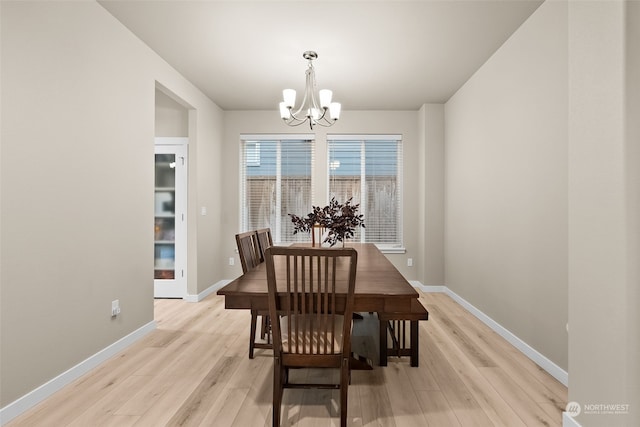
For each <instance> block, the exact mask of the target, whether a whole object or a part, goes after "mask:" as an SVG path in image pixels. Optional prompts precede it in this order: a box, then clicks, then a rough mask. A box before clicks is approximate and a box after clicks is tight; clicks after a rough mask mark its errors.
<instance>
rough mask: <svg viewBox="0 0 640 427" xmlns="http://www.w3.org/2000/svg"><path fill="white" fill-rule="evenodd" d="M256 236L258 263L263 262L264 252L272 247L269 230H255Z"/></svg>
mask: <svg viewBox="0 0 640 427" xmlns="http://www.w3.org/2000/svg"><path fill="white" fill-rule="evenodd" d="M256 235H257V237H258V247H259V254H260V262H264V260H265V257H264V252H265V251H266V250H267V249H268V248H270V247H271V246H273V239H272V237H271V229H270V228H261V229H259V230H256Z"/></svg>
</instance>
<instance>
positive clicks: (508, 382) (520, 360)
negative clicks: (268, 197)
mask: <svg viewBox="0 0 640 427" xmlns="http://www.w3.org/2000/svg"><path fill="white" fill-rule="evenodd" d="M420 299H421V300H422V302H423V303H424V304H425V306H426V307H427V309H428V310H429V321H427V322H420V367H418V368H412V367H410V366H409V361H408V358H402V359H398V358H393V357H392V358H390V359H389V365H388V366H387V367H384V368H381V367H378V366H376V367H375V368H374V369H373V370H371V371H353V373H352V379H351V386H350V387H349V411H348V418H349V425H352V426H398V427H405V426H421V427H423V426H431V427H448V426H506V427H514V426H560V425H562V410H563V409H564V407H565V405H566V401H567V389H566V387H564V386H563V385H562V384H560V383H559V382H558V381H556V380H555V379H554V378H552V377H551V376H550V375H548V374H547V373H546V372H545V371H543V370H542V369H541V368H539V367H538V366H537V365H535V364H534V363H533V362H531V361H530V360H529V359H528V358H526V357H525V356H523V355H522V354H521V353H520V352H519V351H518V350H516V349H515V348H514V347H512V346H511V345H510V344H508V343H507V342H506V341H505V340H503V339H502V338H501V337H500V336H498V335H497V334H496V333H494V332H493V331H491V330H490V329H488V328H487V327H486V326H485V325H484V324H483V323H481V322H480V321H479V320H477V319H476V318H475V317H474V316H473V315H471V314H470V313H469V312H467V311H466V310H464V309H463V308H462V307H461V306H460V305H458V304H457V303H456V302H454V301H453V300H452V299H451V298H449V297H448V296H446V295H444V294H421V297H420ZM155 318H156V321H157V324H158V328H157V330H155V331H153V332H152V333H150V334H149V335H148V336H146V337H145V338H144V339H142V340H140V341H139V342H137V343H136V344H134V345H132V346H131V347H130V348H128V349H126V350H125V351H123V352H122V353H120V354H119V355H117V356H115V357H113V358H112V359H111V360H109V361H107V362H105V363H104V364H102V365H101V366H99V367H98V368H96V369H95V370H93V371H92V372H90V373H88V374H87V375H85V376H83V377H82V378H80V379H78V380H76V381H75V382H73V383H72V384H70V385H68V386H67V387H65V388H64V389H63V390H61V391H59V392H58V393H56V394H55V395H53V396H52V397H50V398H49V399H47V400H46V401H44V402H42V403H41V404H39V405H38V406H36V407H35V408H33V409H31V410H30V411H28V412H27V413H25V414H23V415H21V416H20V417H18V418H16V419H14V420H13V421H12V422H11V423H9V424H8V425H7V426H9V427H18V426H47V427H48V426H56V427H61V426H78V427H86V426H117V427H124V426H152V427H156V426H165V425H167V426H216V427H217V426H238V427H246V426H269V425H271V389H272V382H271V381H272V366H273V365H272V359H271V357H272V355H271V352H270V351H268V350H256V357H255V358H254V359H253V360H249V358H248V334H249V313H248V312H246V311H235V310H225V309H224V300H223V299H222V297H219V296H217V295H211V296H209V297H208V298H207V299H205V300H204V301H202V302H200V303H197V304H194V303H187V302H184V301H182V300H156V301H155ZM371 320H372V319H368V316H367V315H365V319H364V320H358V321H355V322H356V324H355V325H354V338H353V340H354V347H356V348H357V349H358V352H359V353H360V354H363V355H366V356H368V357H371V358H372V359H375V354H376V350H375V347H376V343H375V341H374V338H372V337H375V336H376V334H377V331H375V330H373V329H375V327H376V322H374V321H371ZM293 375H301V376H306V377H317V378H322V377H323V376H324V375H325V373H323V372H320V371H312V370H299V371H297V372H295V373H292V376H293ZM338 399H339V395H338V392H337V391H331V390H285V394H284V405H283V409H282V411H283V412H282V414H283V424H282V425H284V426H293V425H295V426H337V425H339V417H338V414H339V412H338V410H337V404H338V402H339V400H338Z"/></svg>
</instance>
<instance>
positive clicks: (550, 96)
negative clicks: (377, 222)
mask: <svg viewBox="0 0 640 427" xmlns="http://www.w3.org/2000/svg"><path fill="white" fill-rule="evenodd" d="M566 22H567V12H566V4H563V3H560V2H551V3H549V2H547V3H545V4H543V5H542V6H541V7H540V8H539V9H538V10H537V11H536V12H534V14H533V15H532V16H531V18H529V20H528V21H526V22H525V23H524V24H523V25H522V26H521V27H520V28H519V29H518V30H517V31H516V33H514V35H513V36H512V37H511V38H510V39H509V40H508V41H507V42H506V43H505V44H504V45H503V46H502V47H501V48H500V49H499V50H498V51H497V52H496V53H495V54H494V55H493V56H492V57H491V58H490V59H489V60H488V61H487V62H486V63H485V64H484V65H483V66H482V67H481V68H480V69H479V70H478V72H476V73H475V75H474V76H473V77H471V79H469V81H467V82H466V83H465V85H464V86H463V87H462V88H461V89H460V90H459V91H458V92H457V93H456V94H455V95H454V96H453V97H452V98H451V99H450V100H449V101H448V102H447V104H446V106H445V135H446V151H445V165H446V166H445V170H446V190H445V195H446V196H445V197H446V201H445V212H446V228H445V279H446V284H447V286H448V287H449V288H450V289H451V290H453V291H454V292H456V293H457V294H459V295H460V296H462V297H463V298H464V299H466V300H467V301H468V302H470V303H471V304H472V305H474V306H475V307H477V308H478V309H480V310H481V311H482V312H484V313H485V314H486V315H488V316H489V317H491V318H492V319H493V320H495V321H496V322H498V323H499V324H500V325H502V326H503V327H505V328H506V329H508V330H509V331H511V332H512V333H513V334H515V335H516V336H517V337H519V338H520V339H522V340H523V341H525V342H526V343H527V344H529V345H530V346H531V347H533V348H534V349H535V350H537V351H538V352H540V353H542V354H543V355H544V356H546V357H547V358H548V359H550V360H551V361H552V362H554V363H555V364H556V365H558V366H559V367H561V368H562V369H564V370H566V369H567V365H568V363H567V332H566V323H567V111H568V110H567V78H566V76H567V49H566V39H567V34H566Z"/></svg>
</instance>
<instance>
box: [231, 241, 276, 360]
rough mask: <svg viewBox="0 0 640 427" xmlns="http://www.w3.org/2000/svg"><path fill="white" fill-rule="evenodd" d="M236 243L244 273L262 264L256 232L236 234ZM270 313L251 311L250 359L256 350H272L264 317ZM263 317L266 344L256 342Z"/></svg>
mask: <svg viewBox="0 0 640 427" xmlns="http://www.w3.org/2000/svg"><path fill="white" fill-rule="evenodd" d="M236 243H237V246H238V253H239V254H240V264H242V272H243V273H246V272H247V271H249V270H253V269H254V268H256V267H257V266H258V264H260V249H259V244H258V237H257V234H256V232H255V231H247V232H245V233H240V234H236ZM268 314H269V313H268V311H264V312H258V310H255V309H251V328H250V332H249V359H253V352H254V349H256V348H263V349H271V348H272V346H271V337H270V335H269V332H268V329H266V328H267V327H268V325H269V324H270V323H269V322H268V319H264V316H268ZM259 315H261V316H263V319H264V320H263V324H264V326H263V328H262V330H263V332H262V333H261V335H262V336H263V338H264V337H265V336H266V337H267V338H268V340H267V342H266V343H263V342H256V330H257V324H258V316H259Z"/></svg>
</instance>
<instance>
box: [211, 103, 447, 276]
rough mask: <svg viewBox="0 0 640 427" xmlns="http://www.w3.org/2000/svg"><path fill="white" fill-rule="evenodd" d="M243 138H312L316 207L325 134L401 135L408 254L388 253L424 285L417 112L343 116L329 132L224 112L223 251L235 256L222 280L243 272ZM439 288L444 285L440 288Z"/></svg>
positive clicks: (271, 116)
mask: <svg viewBox="0 0 640 427" xmlns="http://www.w3.org/2000/svg"><path fill="white" fill-rule="evenodd" d="M246 133H259V134H262V133H279V134H282V133H298V134H299V133H313V134H315V135H316V151H315V156H316V166H317V167H316V169H315V171H314V173H315V176H314V178H315V183H314V186H315V188H314V190H315V199H314V200H315V201H314V204H316V205H324V204H326V203H327V200H326V192H327V180H326V166H325V163H326V160H325V159H326V156H327V151H326V150H327V148H326V135H327V134H331V133H363V134H367V133H371V134H375V133H388V134H402V136H403V153H404V167H405V169H404V182H403V184H404V189H403V194H404V202H403V209H404V218H403V236H404V242H405V247H406V249H407V252H406V253H405V254H388V257H389V259H390V260H391V261H392V262H393V263H394V265H395V266H396V267H397V268H398V270H400V272H401V273H402V274H404V275H405V277H406V278H407V279H408V280H424V279H423V277H425V276H426V273H425V276H420V273H419V272H420V271H421V270H422V269H423V268H424V266H422V265H421V263H422V261H421V260H422V259H423V253H422V252H421V250H420V237H419V236H418V233H417V230H418V227H419V223H420V221H422V220H423V219H422V218H421V217H420V199H421V197H422V196H421V192H422V191H423V190H422V188H423V187H422V184H421V183H420V180H419V177H420V173H421V168H422V167H423V165H422V163H421V162H420V158H419V153H420V151H421V147H420V145H421V144H424V140H423V137H422V136H421V135H419V133H418V112H416V111H366V112H364V111H343V113H342V116H341V120H340V121H339V122H338V123H337V124H336V125H334V126H333V127H330V128H323V127H316V128H315V129H314V130H313V132H311V131H310V130H309V128H308V127H307V128H304V127H303V126H300V127H295V128H291V127H288V126H286V125H285V124H283V123H282V120H280V119H279V117H278V113H277V111H275V110H274V111H227V112H225V137H224V161H223V165H224V166H223V176H224V177H225V184H224V186H223V187H224V190H223V192H224V194H223V199H224V200H225V203H224V207H223V215H222V227H223V230H225V233H226V234H225V235H224V236H223V242H224V244H223V246H224V249H225V251H226V252H225V260H226V259H228V258H229V257H232V256H235V257H236V265H235V266H233V267H232V266H227V271H228V273H227V274H226V276H225V277H228V278H234V277H237V276H239V275H240V274H241V273H242V270H241V268H240V265H239V263H238V262H237V261H238V260H237V254H235V247H236V245H235V240H234V237H233V236H234V234H235V233H237V232H238V231H239V226H240V213H239V209H240V201H239V199H238V189H239V188H240V186H239V182H238V180H239V176H240V172H239V162H240V160H239V157H238V156H239V141H240V139H239V137H240V134H246ZM407 258H413V260H414V264H413V265H414V266H413V267H407ZM438 284H442V283H438Z"/></svg>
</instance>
